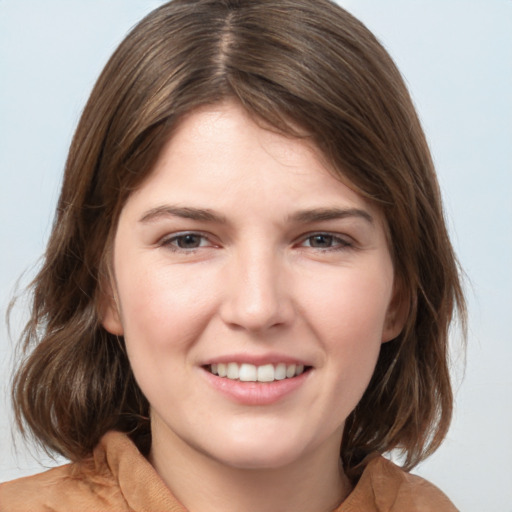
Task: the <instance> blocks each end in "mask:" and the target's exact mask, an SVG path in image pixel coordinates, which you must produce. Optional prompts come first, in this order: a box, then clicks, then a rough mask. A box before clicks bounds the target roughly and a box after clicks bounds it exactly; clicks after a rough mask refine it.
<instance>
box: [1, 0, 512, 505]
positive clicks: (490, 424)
mask: <svg viewBox="0 0 512 512" xmlns="http://www.w3.org/2000/svg"><path fill="white" fill-rule="evenodd" d="M312 1H314V0H312ZM161 3H162V2H161V1H157V0H153V1H150V0H146V1H144V0H0V176H1V181H0V216H1V217H0V218H1V223H0V240H1V250H0V307H1V313H2V315H3V313H4V311H5V308H6V306H7V304H8V302H9V300H10V298H11V297H12V294H13V289H14V286H15V282H16V279H17V278H18V277H19V276H20V274H21V273H22V272H24V271H26V270H27V269H28V271H27V273H26V275H25V277H24V279H23V280H22V283H25V284H26V282H27V281H28V279H29V277H30V276H31V275H33V270H31V268H32V269H33V266H34V264H36V262H37V260H38V257H39V256H40V254H41V253H42V251H43V249H44V245H45V240H46V238H47V236H48V233H49V229H50V226H51V221H52V217H53V208H54V205H55V202H56V199H57V195H58V189H59V182H60V176H61V172H62V169H63V166H64V160H65V157H66V151H67V146H68V144H69V142H70V139H71V136H72V133H73V130H74V127H75V125H76V122H77V119H78V116H79V114H80V111H81V109H82V107H83V105H84V103H85V101H86V99H87V96H88V93H89V92H90V89H91V87H92V85H93V83H94V81H95V79H96V77H97V75H98V74H99V72H100V70H101V68H102V67H103V65H104V63H105V62H106V60H107V58H108V57H109V55H110V54H111V53H112V51H113V50H114V48H115V46H116V45H117V44H118V43H119V41H120V40H121V39H122V37H123V36H124V35H125V34H126V32H127V30H128V29H129V28H130V27H131V26H132V25H133V24H134V23H135V22H136V21H138V20H139V19H140V18H141V17H142V16H143V15H144V14H146V13H147V12H149V11H150V10H151V9H153V8H154V7H157V6H158V5H160V4H161ZM340 3H341V4H342V5H343V6H345V7H347V8H348V9H349V10H350V11H351V12H352V13H353V14H355V15H356V16H357V17H359V18H360V19H361V20H362V21H364V22H365V23H366V24H367V25H368V27H369V28H370V29H371V30H373V31H374V32H375V33H376V35H377V36H378V37H379V38H380V39H381V41H382V42H383V43H384V45H385V46H386V47H387V48H388V50H389V51H390V53H391V54H392V56H393V57H394V58H395V60H396V61H397V63H398V65H399V67H400V69H401V70H402V72H403V74H404V76H405V78H406V80H407V82H408V84H409V86H410V88H411V90H412V95H413V98H414V100H415V102H416V105H417V107H418V110H419V113H420V116H421V118H422V121H423V124H424V128H425V130H426V133H427V136H428V138H429V141H430V143H431V148H432V151H433V155H434V159H435V162H436V164H437V169H438V173H439V179H440V182H441V186H442V189H443V192H444V198H445V206H446V214H447V217H448V222H449V225H450V230H451V232H452V236H453V241H454V244H455V247H456V250H457V252H458V255H459V258H460V261H461V263H462V265H463V267H464V269H465V271H466V273H467V275H468V282H469V284H468V300H469V311H470V333H469V340H468V341H469V349H468V361H467V369H466V374H465V377H464V379H463V380H462V379H461V374H462V372H461V367H460V364H459V363H460V362H461V356H460V352H458V351H457V350H455V351H454V375H455V377H456V379H457V408H456V411H455V418H454V423H453V426H452V428H451V430H450V433H449V435H448V438H447V440H446V442H445V444H444V445H443V447H442V448H441V449H440V450H439V451H438V452H437V453H436V454H435V455H434V456H433V457H431V459H429V460H428V461H427V462H425V463H423V464H422V465H421V466H420V467H419V468H417V470H416V472H417V473H419V474H421V475H423V476H425V477H426V478H428V479H430V480H431V481H433V482H435V483H436V484H437V485H439V486H440V487H441V488H442V489H444V490H445V492H447V494H448V495H449V496H450V497H451V498H452V500H453V501H454V502H455V504H456V505H457V506H458V507H459V508H460V509H461V510H463V511H469V512H477V511H479V512H481V511H483V510H485V511H500V512H501V511H505V512H507V511H508V512H511V511H512V398H511V397H512V371H511V366H512V328H511V318H512V197H511V196H512V1H511V0H428V1H426V0H425V1H423V0H340ZM18 318H19V315H18V314H17V315H15V318H14V326H13V327H14V331H15V332H16V331H17V328H18V327H19V321H18V320H17V319H18ZM12 349H13V343H12V342H11V341H9V339H8V336H7V330H6V327H5V322H3V319H2V324H1V328H0V390H1V391H0V393H1V395H0V481H2V480H8V479H12V478H15V477H17V476H20V475H24V474H29V473H33V472H35V471H39V470H40V466H38V465H37V463H36V462H35V461H34V460H33V459H32V458H31V456H30V455H29V449H28V448H26V447H25V446H24V445H23V444H19V447H18V448H19V450H18V453H15V451H14V448H13V442H12V437H11V430H10V421H11V420H10V418H9V414H10V413H9V405H8V399H7V394H8V392H7V389H8V381H9V378H10V369H9V368H10V364H11V359H12ZM457 364H459V365H458V366H457ZM43 461H44V463H46V464H49V465H51V462H50V461H48V460H47V459H43Z"/></svg>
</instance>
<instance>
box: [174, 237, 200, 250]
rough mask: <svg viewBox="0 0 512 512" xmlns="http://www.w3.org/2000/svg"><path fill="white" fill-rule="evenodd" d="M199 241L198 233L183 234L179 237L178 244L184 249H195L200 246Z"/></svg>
mask: <svg viewBox="0 0 512 512" xmlns="http://www.w3.org/2000/svg"><path fill="white" fill-rule="evenodd" d="M199 242H200V241H199V237H198V236H197V235H183V236H181V237H180V238H179V239H178V246H179V247H181V248H182V249H193V248H195V247H199Z"/></svg>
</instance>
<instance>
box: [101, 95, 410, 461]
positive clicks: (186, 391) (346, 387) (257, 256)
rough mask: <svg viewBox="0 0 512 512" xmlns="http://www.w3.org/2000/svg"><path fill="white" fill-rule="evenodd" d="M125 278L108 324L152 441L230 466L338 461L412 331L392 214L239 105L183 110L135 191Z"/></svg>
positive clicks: (125, 218)
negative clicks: (404, 309)
mask: <svg viewBox="0 0 512 512" xmlns="http://www.w3.org/2000/svg"><path fill="white" fill-rule="evenodd" d="M114 276H115V283H114V284H113V288H114V295H115V296H116V303H117V306H116V305H112V306H107V308H106V310H105V311H104V318H103V324H104V326H105V327H106V328H107V329H108V330H109V331H111V332H113V333H116V334H122V335H124V337H125V341H126V347H127V351H128V356H129V359H130V362H131V365H132V367H133V371H134V374H135V377H136V379H137V382H138V384H139V385H140V388H141V389H142V391H143V393H144V394H145V396H146V397H147V399H148V400H149V403H150V406H151V417H152V429H153V450H157V449H158V448H157V447H158V446H159V445H160V446H164V445H165V446H171V447H174V448H176V450H181V451H182V452H183V451H188V452H189V453H190V454H194V453H196V454H199V453H200V454H201V456H207V457H208V458H210V459H214V460H216V461H218V462H220V463H222V464H225V465H228V466H231V467H246V468H270V467H280V466H284V465H286V464H289V463H293V462H294V461H298V460H300V459H301V458H302V457H306V456H308V455H312V454H315V453H317V454H319V453H330V454H331V456H334V457H337V455H336V454H337V453H339V452H338V450H339V445H340V442H341V436H342V429H343V425H344V422H345V419H346V417H347V416H348V414H349V413H350V412H351V411H352V410H353V409H354V407H355V406H356V404H357V403H358V401H359V400H360V398H361V396H362V394H363V392H364V390H365V389H366V387H367V385H368V382H369V380H370V377H371V376H372V373H373V370H374V367H375V364H376V361H377V357H378V354H379V349H380V346H381V343H383V342H385V341H388V340H390V339H391V338H393V337H395V336H396V335H397V334H398V332H399V331H400V328H401V323H400V322H399V321H398V320H397V318H398V316H399V315H398V314H397V310H396V307H395V305H394V303H395V302H396V301H394V300H393V296H394V286H393V283H394V278H393V266H392V262H391V258H390V254H389V250H388V247H387V243H386V237H385V233H384V226H383V221H382V219H381V217H380V215H379V213H378V212H377V211H376V210H375V209H374V208H372V206H371V205H370V204H368V203H367V202H366V201H365V200H364V199H363V198H362V197H360V196H359V195H358V194H356V193H355V192H353V191H352V190H351V189H349V188H348V187H347V186H345V185H344V184H342V183H341V182H340V181H338V180H336V179H335V178H334V177H333V176H332V175H331V174H330V173H329V172H328V171H327V170H326V169H325V167H324V166H323V165H322V163H321V160H320V158H319V157H318V156H317V154H316V152H315V150H314V149H312V148H311V146H310V145H309V144H308V143H306V142H305V141H301V140H298V139H293V138H287V137H284V136H281V135H278V134H276V133H272V132H271V131H268V130H265V129H263V128H261V127H260V126H258V125H257V124H255V123H254V122H253V121H252V120H251V119H250V118H249V117H248V116H247V115H246V113H245V112H244V111H243V110H242V109H241V108H240V107H238V106H237V105H235V104H232V103H227V104H222V105H217V106H214V107H209V108H208V109H202V110H199V111H196V112H194V113H192V114H191V115H189V116H188V117H187V118H185V119H184V120H183V121H182V122H181V124H180V126H179V127H178V130H177V131H176V133H175V134H174V136H173V137H172V139H171V140H170V141H169V142H168V144H167V145H166V147H165V148H164V150H163V152H162V154H161V156H160V158H159V160H158V162H157V164H156V166H155V169H154V171H153V172H152V174H151V175H150V176H149V178H148V179H147V180H146V181H145V182H144V183H143V185H142V186H141V187H140V189H138V190H137V191H136V192H135V193H133V194H132V195H131V197H130V198H129V199H128V201H127V203H126V205H125V207H124V209H123V211H122V213H121V216H120V219H119V224H118V228H117V234H116V237H115V242H114ZM226 372H227V375H226Z"/></svg>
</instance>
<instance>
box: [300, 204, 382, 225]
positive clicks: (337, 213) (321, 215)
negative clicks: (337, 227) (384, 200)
mask: <svg viewBox="0 0 512 512" xmlns="http://www.w3.org/2000/svg"><path fill="white" fill-rule="evenodd" d="M350 217H356V218H360V219H363V220H365V221H367V222H369V223H370V224H373V217H372V216H371V215H370V214H369V213H368V212H367V211H366V210H361V209H359V208H315V209H312V210H301V211H299V212H297V213H294V214H293V215H292V216H291V220H292V221H293V222H301V223H310V222H322V221H327V220H336V219H345V218H350Z"/></svg>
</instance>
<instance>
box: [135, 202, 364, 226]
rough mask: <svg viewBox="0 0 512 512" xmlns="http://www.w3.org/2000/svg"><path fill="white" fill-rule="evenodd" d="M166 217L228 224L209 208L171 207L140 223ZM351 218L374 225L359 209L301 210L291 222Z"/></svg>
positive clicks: (149, 214) (150, 213) (147, 214)
mask: <svg viewBox="0 0 512 512" xmlns="http://www.w3.org/2000/svg"><path fill="white" fill-rule="evenodd" d="M166 217H180V218H182V219H190V220H196V221H200V222H211V223H220V224H226V223H227V220H226V217H224V216H223V215H219V214H218V213H215V212H214V211H213V210H210V209H209V208H192V207H180V206H171V205H163V206H157V207H156V208H152V209H151V210H148V211H147V212H145V213H144V215H143V216H142V217H141V218H140V219H139V222H142V223H144V224H147V223H150V222H154V221H156V220H158V219H161V218H166ZM350 217H356V218H361V219H363V220H365V221H367V222H369V223H370V224H373V217H372V216H371V215H370V214H369V213H368V212H367V211H366V210H361V209H359V208H314V209H311V210H300V211H298V212H296V213H294V214H293V215H291V216H290V217H289V220H290V221H291V222H294V223H305V224H307V223H313V222H322V221H328V220H336V219H345V218H350Z"/></svg>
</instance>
